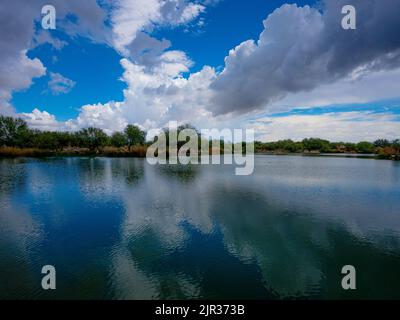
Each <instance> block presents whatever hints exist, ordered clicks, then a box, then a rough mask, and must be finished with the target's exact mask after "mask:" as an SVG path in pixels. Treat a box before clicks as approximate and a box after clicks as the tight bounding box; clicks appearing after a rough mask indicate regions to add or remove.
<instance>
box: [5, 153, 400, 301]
mask: <svg viewBox="0 0 400 320" xmlns="http://www.w3.org/2000/svg"><path fill="white" fill-rule="evenodd" d="M255 162H256V164H255V172H254V174H253V175H251V176H235V175H234V168H233V167H232V166H215V165H214V166H213V165H209V166H193V167H180V166H162V167H153V166H150V165H148V164H147V163H146V161H145V160H143V159H110V158H97V159H91V158H60V159H48V160H39V159H18V160H10V159H3V160H0V298H1V299H13V298H17V299H23V298H29V299H178V298H179V299H180V298H183V299H193V298H194V299H197V298H205V299H214V298H215V299H230V298H243V299H250V298H257V299H284V298H311V299H338V298H340V299H341V298H344V299H359V298H367V299H370V298H378V299H379V298H397V299H399V298H400V164H399V163H396V162H391V161H378V160H371V159H351V158H318V157H315V158H314V157H312V158H309V157H298V156H257V157H256V161H255ZM348 264H350V265H353V266H355V268H356V270H357V278H356V280H357V289H356V290H351V291H345V290H343V289H342V287H341V279H342V276H343V275H342V274H341V272H340V271H341V268H342V267H343V266H344V265H348ZM44 265H53V266H55V267H56V270H57V289H56V290H54V291H44V290H42V288H41V284H40V283H41V279H42V276H43V275H42V274H41V268H42V266H44Z"/></svg>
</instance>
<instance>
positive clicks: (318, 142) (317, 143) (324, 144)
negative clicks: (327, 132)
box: [302, 138, 330, 152]
mask: <svg viewBox="0 0 400 320" xmlns="http://www.w3.org/2000/svg"><path fill="white" fill-rule="evenodd" d="M302 143H303V146H304V149H306V150H310V151H317V150H318V151H323V152H326V151H328V150H330V143H329V141H327V140H322V139H318V138H309V139H304V140H303V141H302Z"/></svg>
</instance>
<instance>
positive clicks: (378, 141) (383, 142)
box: [374, 139, 390, 148]
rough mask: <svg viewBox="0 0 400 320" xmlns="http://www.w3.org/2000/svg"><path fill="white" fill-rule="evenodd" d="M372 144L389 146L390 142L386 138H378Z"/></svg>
mask: <svg viewBox="0 0 400 320" xmlns="http://www.w3.org/2000/svg"><path fill="white" fill-rule="evenodd" d="M374 146H375V147H377V148H386V147H390V142H389V141H388V140H386V139H378V140H376V141H375V142H374Z"/></svg>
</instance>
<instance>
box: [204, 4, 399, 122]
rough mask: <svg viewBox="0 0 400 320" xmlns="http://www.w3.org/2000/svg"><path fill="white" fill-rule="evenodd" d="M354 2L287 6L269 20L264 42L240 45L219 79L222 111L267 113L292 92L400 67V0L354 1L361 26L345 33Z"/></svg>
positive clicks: (216, 99) (216, 94) (215, 108)
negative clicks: (345, 20)
mask: <svg viewBox="0 0 400 320" xmlns="http://www.w3.org/2000/svg"><path fill="white" fill-rule="evenodd" d="M347 4H349V1H347V0H324V1H323V2H322V4H321V7H320V8H311V7H309V6H305V7H298V6H297V5H288V4H285V5H283V6H282V7H280V8H278V9H276V10H275V11H274V12H273V13H272V14H270V15H269V16H268V17H267V19H266V20H265V21H264V31H263V32H262V33H261V35H260V37H259V39H258V41H256V42H255V41H253V40H248V41H245V42H243V43H241V44H240V45H238V46H237V47H236V48H235V49H232V50H231V51H230V53H229V55H228V56H227V57H226V58H225V68H224V70H223V71H222V72H221V73H220V74H219V76H218V77H217V79H216V80H215V81H214V82H213V83H212V84H211V89H212V91H213V98H212V100H211V103H210V104H209V107H208V108H209V110H210V111H212V112H213V114H214V115H222V114H245V113H248V112H251V111H254V110H260V109H264V108H265V107H267V106H268V105H269V104H271V103H273V102H276V101H278V100H280V99H282V98H284V97H285V96H286V95H287V94H289V93H298V92H303V91H310V90H313V89H315V88H317V87H318V86H320V85H322V84H329V83H333V82H335V81H337V80H339V79H344V78H348V77H353V78H355V77H362V76H364V75H366V74H368V73H370V72H373V71H380V70H388V69H395V68H398V67H399V66H400V35H399V33H398V32H399V30H400V16H399V14H400V1H398V0H352V1H351V4H352V5H353V6H354V7H355V8H356V11H357V29H356V30H344V29H343V28H342V25H341V21H342V18H343V14H342V7H343V6H344V5H347Z"/></svg>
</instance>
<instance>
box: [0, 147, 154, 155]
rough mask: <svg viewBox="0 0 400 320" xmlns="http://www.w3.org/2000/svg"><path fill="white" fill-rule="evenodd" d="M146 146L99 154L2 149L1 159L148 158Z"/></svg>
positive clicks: (75, 150)
mask: <svg viewBox="0 0 400 320" xmlns="http://www.w3.org/2000/svg"><path fill="white" fill-rule="evenodd" d="M146 152H147V147H146V146H135V147H132V148H131V150H129V149H128V148H127V147H124V148H116V147H105V148H103V149H101V150H99V151H98V152H94V151H90V150H89V149H86V148H65V149H64V150H62V151H55V150H42V149H37V148H16V147H0V157H46V156H106V157H140V158H144V157H146Z"/></svg>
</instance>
